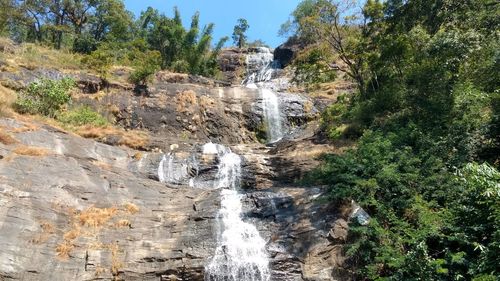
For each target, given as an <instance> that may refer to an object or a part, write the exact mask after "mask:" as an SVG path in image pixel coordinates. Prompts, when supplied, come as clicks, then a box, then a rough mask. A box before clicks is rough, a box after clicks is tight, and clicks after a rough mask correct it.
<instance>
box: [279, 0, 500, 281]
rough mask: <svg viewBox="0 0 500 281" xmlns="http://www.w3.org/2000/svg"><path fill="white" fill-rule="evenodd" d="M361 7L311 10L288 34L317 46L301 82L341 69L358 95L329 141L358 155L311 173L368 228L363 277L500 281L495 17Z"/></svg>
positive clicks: (486, 7) (311, 0)
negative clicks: (365, 219) (346, 141)
mask: <svg viewBox="0 0 500 281" xmlns="http://www.w3.org/2000/svg"><path fill="white" fill-rule="evenodd" d="M354 2H355V1H354ZM354 2H353V1H326V0H305V1H303V2H302V3H301V4H299V6H298V7H297V10H296V11H295V12H294V13H293V15H292V20H291V21H290V22H288V23H286V24H285V25H284V26H283V29H282V33H287V32H288V33H291V34H292V35H293V36H294V40H299V41H301V43H303V44H307V46H308V47H307V48H306V49H305V51H303V53H302V54H301V55H300V56H299V59H298V60H296V63H298V64H299V65H301V66H300V67H298V68H297V70H298V71H299V75H301V77H306V78H307V77H308V76H304V73H301V72H300V71H302V72H304V71H307V70H310V71H313V72H318V71H320V70H321V69H325V70H334V71H337V72H343V73H345V74H346V75H347V76H349V77H350V78H351V79H352V80H353V81H354V82H355V83H356V85H357V93H356V94H354V95H353V96H345V97H342V98H341V99H339V103H337V104H335V105H333V106H332V107H330V108H329V109H328V110H327V111H326V112H325V113H324V115H323V121H324V125H325V129H326V130H327V132H329V136H330V137H331V138H332V139H337V138H356V139H358V138H359V141H358V143H357V145H356V148H354V149H352V150H351V151H349V152H347V153H345V154H343V155H329V156H326V157H325V158H324V162H325V164H324V165H323V166H322V167H321V168H320V169H319V170H317V171H316V172H315V173H313V174H312V175H311V180H312V181H315V182H318V183H323V184H327V185H329V186H330V195H329V197H330V199H331V200H333V201H335V202H338V203H347V202H350V200H355V201H356V202H358V203H359V204H360V205H361V206H362V207H363V208H364V209H365V210H366V211H367V212H368V213H369V214H370V215H371V216H372V219H371V220H370V224H369V225H368V226H359V225H358V226H353V227H352V228H351V229H350V234H349V238H348V244H349V245H348V247H347V250H346V251H347V254H348V256H349V262H350V265H351V267H352V269H353V270H354V272H356V273H355V275H356V276H357V277H358V278H359V279H368V280H498V278H500V268H499V265H500V259H499V256H498V253H499V252H500V243H499V241H500V229H499V227H498V226H499V225H500V224H499V223H500V183H499V182H500V173H499V172H498V167H499V164H500V159H499V151H500V143H499V140H500V134H499V120H500V119H499V118H500V115H499V113H500V112H499V110H500V106H499V105H500V103H499V102H500V95H499V94H500V93H499V85H500V77H499V75H498V74H499V53H498V50H499V47H500V44H499V33H498V30H499V27H500V26H499V25H500V22H499V17H498V15H499V12H500V5H499V4H498V2H496V1H490V0H467V1H446V0H445V1H435V0H410V1H398V0H388V1H383V2H382V1H378V0H368V1H366V3H364V6H363V8H362V9H361V11H360V12H358V9H357V8H356V6H355V5H352V4H353V3H354ZM303 57H310V58H314V59H310V60H304V59H303ZM304 61H305V63H306V65H305V66H304ZM306 66H307V67H306ZM321 72H322V73H325V72H324V71H321ZM312 77H314V78H320V76H318V75H313V76H312ZM330 81H331V80H330ZM303 82H311V81H310V80H308V79H304V81H303ZM313 82H317V83H319V82H324V80H323V79H320V80H318V81H313Z"/></svg>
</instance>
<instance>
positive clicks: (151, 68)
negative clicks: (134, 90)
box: [129, 51, 161, 85]
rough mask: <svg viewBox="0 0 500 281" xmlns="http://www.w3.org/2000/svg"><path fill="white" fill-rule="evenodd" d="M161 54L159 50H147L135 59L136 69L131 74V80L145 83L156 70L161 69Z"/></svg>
mask: <svg viewBox="0 0 500 281" xmlns="http://www.w3.org/2000/svg"><path fill="white" fill-rule="evenodd" d="M160 60H161V55H160V53H159V52H158V51H147V52H146V53H143V54H141V55H139V56H138V57H137V58H136V59H135V60H134V62H135V69H134V71H133V72H132V73H131V74H130V77H129V80H130V82H132V83H134V84H136V85H145V84H146V83H147V82H148V80H149V79H150V78H151V76H152V75H153V74H155V72H156V71H158V70H159V69H160V63H159V62H160Z"/></svg>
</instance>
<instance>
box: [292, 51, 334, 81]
mask: <svg viewBox="0 0 500 281" xmlns="http://www.w3.org/2000/svg"><path fill="white" fill-rule="evenodd" d="M328 54H330V53H329V52H328V51H325V46H321V45H319V46H315V47H312V48H309V49H306V50H304V51H302V52H301V53H300V54H299V55H298V57H297V58H296V59H295V60H294V62H293V66H294V67H295V75H294V81H296V82H298V83H301V84H305V85H309V86H311V85H316V84H318V83H323V82H328V81H333V80H335V77H336V72H335V71H334V70H332V69H331V67H330V66H329V65H328V63H327V62H328V61H329V60H331V58H327V56H328Z"/></svg>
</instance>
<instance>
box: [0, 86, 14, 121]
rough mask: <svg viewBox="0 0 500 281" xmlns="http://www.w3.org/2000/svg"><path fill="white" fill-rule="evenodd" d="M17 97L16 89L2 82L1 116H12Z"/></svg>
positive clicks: (0, 94) (0, 88)
mask: <svg viewBox="0 0 500 281" xmlns="http://www.w3.org/2000/svg"><path fill="white" fill-rule="evenodd" d="M16 98H17V95H16V93H15V92H14V91H12V90H10V89H8V88H6V87H4V86H3V85H1V84H0V116H7V117H10V116H12V114H13V110H12V104H14V102H15V101H16Z"/></svg>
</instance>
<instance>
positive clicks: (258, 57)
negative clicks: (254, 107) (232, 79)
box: [243, 47, 283, 143]
mask: <svg viewBox="0 0 500 281" xmlns="http://www.w3.org/2000/svg"><path fill="white" fill-rule="evenodd" d="M255 51H256V52H255V53H251V54H248V55H247V58H246V62H247V67H248V68H249V69H253V71H248V74H247V78H246V79H245V80H244V81H243V83H244V84H245V85H246V86H247V87H248V88H253V89H258V90H259V93H260V95H261V97H262V110H263V113H264V119H265V125H266V132H267V141H268V142H269V143H274V142H277V141H279V140H280V139H282V138H283V125H282V123H283V120H282V117H281V112H280V106H279V99H278V95H277V94H276V92H275V91H274V90H273V86H274V83H271V80H272V78H273V75H274V73H275V71H276V68H277V65H276V64H277V63H276V62H275V61H274V56H273V54H272V53H271V51H270V50H269V49H268V48H264V47H261V48H256V49H255Z"/></svg>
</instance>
